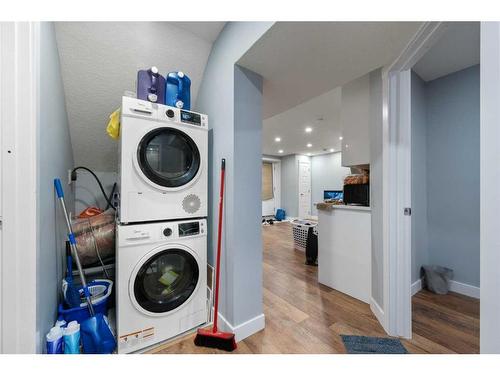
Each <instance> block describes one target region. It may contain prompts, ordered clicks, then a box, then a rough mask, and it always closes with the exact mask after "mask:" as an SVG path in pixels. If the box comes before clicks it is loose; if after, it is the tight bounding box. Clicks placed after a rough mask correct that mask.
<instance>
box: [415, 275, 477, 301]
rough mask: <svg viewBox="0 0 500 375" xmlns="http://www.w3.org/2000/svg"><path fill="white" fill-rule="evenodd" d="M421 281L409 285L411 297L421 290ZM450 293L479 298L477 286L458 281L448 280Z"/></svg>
mask: <svg viewBox="0 0 500 375" xmlns="http://www.w3.org/2000/svg"><path fill="white" fill-rule="evenodd" d="M422 284H423V283H422V279H418V280H417V281H415V282H414V283H413V284H411V295H412V296H414V295H415V294H417V293H418V292H420V291H421V290H422ZM449 287H450V292H454V293H458V294H462V295H464V296H468V297H472V298H479V296H480V288H478V287H477V286H473V285H469V284H465V283H461V282H460V281H455V280H450V282H449Z"/></svg>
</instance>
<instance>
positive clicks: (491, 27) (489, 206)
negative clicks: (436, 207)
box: [479, 22, 500, 354]
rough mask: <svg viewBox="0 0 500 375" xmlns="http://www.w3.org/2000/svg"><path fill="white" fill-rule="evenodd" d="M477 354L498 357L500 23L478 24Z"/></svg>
mask: <svg viewBox="0 0 500 375" xmlns="http://www.w3.org/2000/svg"><path fill="white" fill-rule="evenodd" d="M480 74H481V78H480V79H481V89H480V90H481V110H480V111H481V112H480V116H481V121H480V122H481V130H480V132H481V135H480V137H481V140H480V144H481V151H480V152H481V158H480V159H481V166H480V170H481V172H480V173H481V177H480V181H481V182H480V186H481V188H480V189H481V190H480V201H481V203H480V207H481V208H480V212H481V213H480V220H481V228H480V244H481V245H480V257H481V264H480V266H481V276H480V277H481V280H480V282H481V291H480V293H481V312H480V346H479V347H480V351H481V353H497V354H498V353H500V340H499V337H500V325H499V324H498V315H499V312H500V274H499V272H498V267H499V264H500V239H499V236H498V229H499V225H498V212H500V196H499V194H498V186H499V184H500V169H499V168H498V161H499V160H500V148H499V145H500V126H499V124H500V107H499V105H498V103H500V23H499V22H481V73H480Z"/></svg>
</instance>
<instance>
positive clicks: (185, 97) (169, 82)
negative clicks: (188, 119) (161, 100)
mask: <svg viewBox="0 0 500 375" xmlns="http://www.w3.org/2000/svg"><path fill="white" fill-rule="evenodd" d="M165 86H166V88H165V104H166V105H169V106H171V107H177V108H181V109H186V110H188V111H189V110H190V109H191V80H190V79H189V77H188V76H187V75H185V74H184V73H183V72H171V73H168V75H167V79H166V85H165Z"/></svg>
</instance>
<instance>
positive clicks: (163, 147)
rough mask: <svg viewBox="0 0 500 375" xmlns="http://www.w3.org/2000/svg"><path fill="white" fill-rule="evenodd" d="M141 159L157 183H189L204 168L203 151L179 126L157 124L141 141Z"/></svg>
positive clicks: (148, 175) (138, 155) (143, 165)
mask: <svg viewBox="0 0 500 375" xmlns="http://www.w3.org/2000/svg"><path fill="white" fill-rule="evenodd" d="M137 160H138V163H139V167H140V168H141V170H142V172H143V173H144V175H145V176H146V178H148V179H149V180H150V181H152V182H153V183H155V184H157V185H160V186H163V187H166V188H178V187H182V186H184V185H186V184H188V183H189V182H190V181H192V180H193V179H194V178H195V177H196V176H197V174H198V170H199V169H200V164H201V160H200V152H199V150H198V147H197V146H196V143H195V142H194V141H193V139H192V138H191V137H189V136H188V135H187V134H186V133H184V132H183V131H181V130H179V129H174V128H167V127H165V128H157V129H154V130H152V131H150V132H149V133H147V134H146V135H145V136H144V137H143V138H142V139H141V141H140V142H139V146H138V149H137Z"/></svg>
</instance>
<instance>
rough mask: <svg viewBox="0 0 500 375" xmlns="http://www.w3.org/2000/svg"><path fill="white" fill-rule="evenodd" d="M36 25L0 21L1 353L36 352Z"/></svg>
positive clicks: (37, 30)
mask: <svg viewBox="0 0 500 375" xmlns="http://www.w3.org/2000/svg"><path fill="white" fill-rule="evenodd" d="M39 36H40V23H38V22H0V131H1V145H0V152H1V154H2V157H1V168H0V170H1V172H0V173H1V181H2V182H3V183H2V187H1V189H0V191H1V200H2V205H1V209H2V212H1V216H2V229H1V230H2V237H1V241H2V243H1V245H0V251H1V254H0V255H1V256H0V299H1V302H0V353H36V343H37V339H38V338H37V332H36V301H37V300H36V297H37V296H36V256H37V238H38V235H37V219H38V218H37V193H38V192H37V179H38V171H37V157H38V144H37V143H38V123H39V121H38V110H39V108H38V106H39V104H38V103H39V61H40V58H39V56H40V54H39V53H40V51H39V46H40V43H39Z"/></svg>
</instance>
